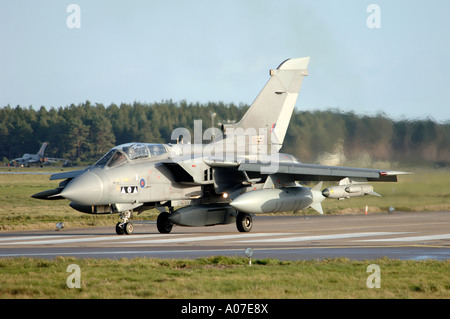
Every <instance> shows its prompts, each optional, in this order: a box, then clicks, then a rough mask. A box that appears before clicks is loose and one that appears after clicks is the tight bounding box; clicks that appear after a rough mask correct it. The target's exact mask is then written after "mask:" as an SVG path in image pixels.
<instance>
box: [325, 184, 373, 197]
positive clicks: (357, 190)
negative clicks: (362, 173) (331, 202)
mask: <svg viewBox="0 0 450 319" xmlns="http://www.w3.org/2000/svg"><path fill="white" fill-rule="evenodd" d="M322 195H323V196H325V197H327V198H337V199H343V198H350V197H358V196H364V195H375V196H381V195H380V194H377V193H376V192H374V190H373V186H372V185H369V184H351V185H339V186H331V187H328V188H325V189H324V190H323V191H322Z"/></svg>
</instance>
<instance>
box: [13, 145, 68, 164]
mask: <svg viewBox="0 0 450 319" xmlns="http://www.w3.org/2000/svg"><path fill="white" fill-rule="evenodd" d="M47 145H48V142H44V143H43V144H42V146H41V148H40V149H39V152H37V153H36V154H28V153H27V154H24V155H23V156H22V157H19V158H15V159H13V160H11V161H10V165H12V166H30V164H39V165H40V166H41V167H42V166H44V165H49V164H50V163H56V162H60V161H64V162H67V160H66V159H64V158H54V157H45V156H44V151H45V148H46V147H47Z"/></svg>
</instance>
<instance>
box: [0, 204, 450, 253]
mask: <svg viewBox="0 0 450 319" xmlns="http://www.w3.org/2000/svg"><path fill="white" fill-rule="evenodd" d="M99 218H101V216H99ZM253 222H254V225H253V229H252V231H251V232H249V233H239V232H238V231H237V229H236V226H235V225H234V224H230V225H219V226H212V227H192V228H191V227H174V228H173V230H172V232H171V233H170V234H160V233H158V231H157V229H156V225H155V223H153V222H152V223H147V224H144V225H139V224H135V232H134V234H133V235H122V236H119V235H116V233H115V228H114V225H111V227H89V228H82V229H62V230H59V231H55V229H56V227H55V229H52V230H42V231H20V232H16V231H14V232H0V258H1V257H3V258H5V257H20V256H28V257H40V258H55V257H57V256H74V257H78V258H110V259H118V258H133V257H155V258H198V257H206V256H217V255H222V256H244V250H245V249H246V248H252V249H253V257H252V258H253V259H265V258H276V259H280V260H302V259H325V258H335V257H345V258H349V259H352V260H366V259H377V258H382V257H388V258H391V259H400V260H424V259H436V260H446V259H450V212H417V213H404V212H395V213H392V214H388V213H373V214H368V215H364V214H363V215H340V216H330V215H324V216H310V217H305V216H254V218H253Z"/></svg>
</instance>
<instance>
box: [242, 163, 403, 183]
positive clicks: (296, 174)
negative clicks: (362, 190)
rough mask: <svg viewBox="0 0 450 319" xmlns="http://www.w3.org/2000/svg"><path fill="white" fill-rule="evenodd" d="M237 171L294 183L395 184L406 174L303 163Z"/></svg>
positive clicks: (253, 165) (249, 166) (248, 166)
mask: <svg viewBox="0 0 450 319" xmlns="http://www.w3.org/2000/svg"><path fill="white" fill-rule="evenodd" d="M238 170H239V171H245V172H259V173H261V174H269V173H268V172H270V174H283V175H289V176H290V177H292V180H296V181H340V180H341V179H343V178H346V177H349V178H361V179H367V181H378V182H396V181H397V175H401V174H409V173H408V172H400V171H388V170H378V169H369V168H353V167H341V166H326V165H317V164H304V163H275V165H274V163H271V164H270V165H269V164H263V163H241V164H240V165H239V168H238Z"/></svg>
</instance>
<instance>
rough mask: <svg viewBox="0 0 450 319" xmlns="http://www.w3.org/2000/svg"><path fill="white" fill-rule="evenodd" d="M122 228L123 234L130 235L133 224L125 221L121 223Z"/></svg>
mask: <svg viewBox="0 0 450 319" xmlns="http://www.w3.org/2000/svg"><path fill="white" fill-rule="evenodd" d="M123 230H124V232H125V234H127V235H131V234H132V233H133V231H134V227H133V224H132V223H125V224H124V225H123Z"/></svg>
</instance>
